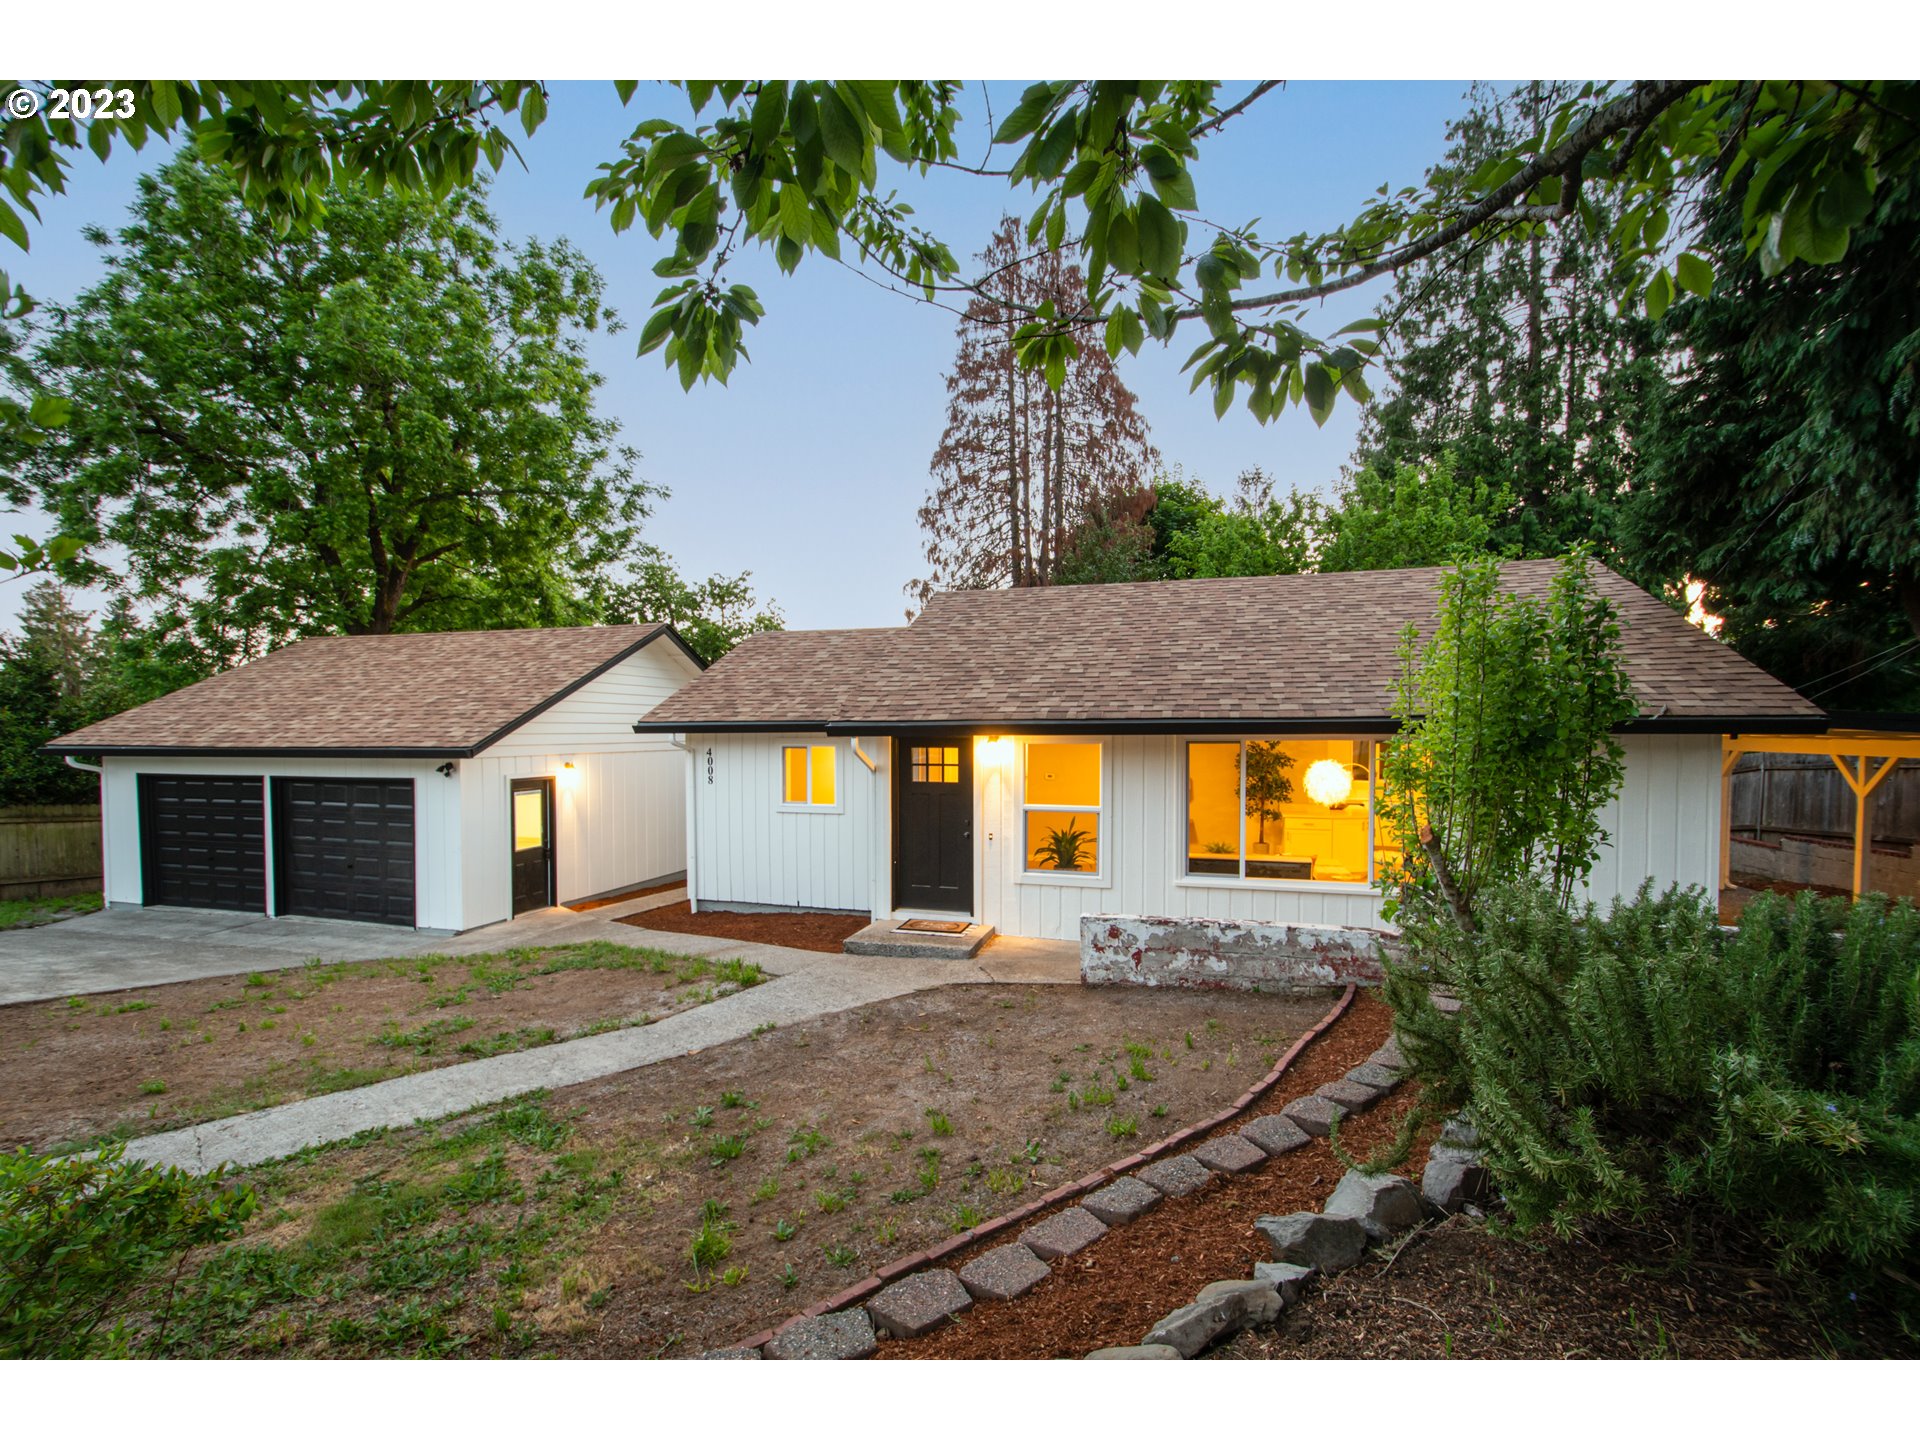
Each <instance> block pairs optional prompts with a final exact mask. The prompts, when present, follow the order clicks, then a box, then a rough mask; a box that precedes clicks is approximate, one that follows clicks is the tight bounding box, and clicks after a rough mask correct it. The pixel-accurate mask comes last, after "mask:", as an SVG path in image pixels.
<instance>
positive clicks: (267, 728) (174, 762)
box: [47, 625, 700, 933]
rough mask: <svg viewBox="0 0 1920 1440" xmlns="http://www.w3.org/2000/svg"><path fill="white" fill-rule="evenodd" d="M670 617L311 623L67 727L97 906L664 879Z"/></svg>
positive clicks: (286, 904) (684, 670) (674, 683)
mask: <svg viewBox="0 0 1920 1440" xmlns="http://www.w3.org/2000/svg"><path fill="white" fill-rule="evenodd" d="M699 672H700V662H699V661H698V660H697V659H696V658H695V657H694V656H693V655H692V653H691V652H690V651H688V650H687V648H686V646H685V645H684V644H683V643H682V642H681V640H680V637H679V636H678V635H676V634H675V633H674V632H673V630H672V628H671V627H669V626H665V625H621V626H583V627H578V628H573V629H557V630H491V631H462V632H451V633H439V634H417V635H416V634H409V635H353V636H346V635H340V636H318V637H315V638H313V639H309V640H302V641H299V642H297V643H295V644H292V645H289V646H287V647H285V648H284V649H281V650H276V651H274V652H273V653H271V654H269V655H266V656H264V657H262V658H261V659H258V660H255V661H253V662H251V663H250V664H246V665H243V666H241V667H239V668H238V669H236V670H230V671H228V672H226V673H225V674H222V675H216V676H214V677H213V678H212V679H209V680H203V681H201V682H200V683H199V684H197V685H191V686H188V687H187V688H186V689H184V690H177V691H175V692H173V693H172V694H170V695H166V696H162V697H161V698H160V699H158V700H154V701H150V702H149V703H147V704H145V705H142V706H139V707H138V708H136V709H133V710H129V711H127V712H125V713H124V714H121V715H116V716H113V717H112V718H110V719H107V720H102V721H100V722H98V723H96V724H93V725H89V726H88V727H87V728H86V729H84V730H80V731H76V732H74V733H73V734H71V735H66V736H62V737H61V738H60V739H59V740H57V741H54V742H53V743H52V744H51V745H49V746H48V747H47V748H48V749H49V750H51V751H53V752H54V753H56V754H64V755H66V756H68V757H69V758H70V759H71V760H72V761H73V762H74V763H76V764H80V765H82V766H83V767H84V768H93V769H97V770H98V771H99V772H100V799H101V840H102V863H103V868H104V870H105V872H106V873H105V878H104V884H103V889H104V890H105V892H106V902H107V904H109V905H112V906H119V905H148V906H186V907H191V908H195V909H210V910H222V911H228V912H235V913H240V914H249V915H255V916H299V917H313V918H316V919H322V920H328V921H341V920H346V921H361V922H367V921H371V922H375V923H379V924H384V925H395V926H412V927H414V928H416V929H420V930H429V931H439V932H446V933H454V932H458V931H463V930H471V929H475V928H477V927H478V926H481V925H490V924H493V923H495V922H497V921H502V920H507V919H509V918H511V917H512V916H514V915H516V914H521V913H524V912H526V911H529V910H537V909H542V908H545V907H547V906H551V905H555V904H565V903H570V902H572V901H575V900H581V899H591V898H595V897H601V896H608V895H615V894H620V893H623V892H625V891H626V890H629V889H633V888H637V887H641V886H645V885H649V884H653V883H656V882H659V881H661V880H665V879H668V878H671V877H673V876H676V875H679V874H683V873H684V872H685V867H686V763H685V756H684V755H683V754H682V753H681V752H680V751H679V750H677V749H675V748H674V746H673V745H672V743H671V742H670V741H669V740H668V739H666V738H665V737H662V736H655V735H651V734H648V735H641V734H637V733H636V732H635V730H634V725H635V723H636V722H637V721H638V720H639V718H640V717H641V716H642V715H644V714H646V713H647V712H648V711H649V710H650V709H652V708H653V707H654V706H655V705H657V704H658V703H659V702H660V701H661V700H663V699H665V698H666V697H667V696H668V695H670V694H672V693H673V692H674V691H675V690H677V689H679V688H680V687H681V686H682V685H684V684H686V683H687V682H688V681H690V680H691V679H693V678H694V677H695V676H696V675H698V674H699Z"/></svg>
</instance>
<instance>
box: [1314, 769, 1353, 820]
mask: <svg viewBox="0 0 1920 1440" xmlns="http://www.w3.org/2000/svg"><path fill="white" fill-rule="evenodd" d="M1351 794H1353V772H1352V771H1351V770H1349V769H1347V767H1346V766H1344V765H1342V764H1341V763H1340V762H1339V761H1338V760H1316V761H1314V762H1313V764H1311V765H1309V766H1308V767H1307V796H1308V798H1310V799H1312V800H1316V801H1318V802H1319V803H1320V804H1322V805H1325V806H1326V807H1327V808H1328V809H1329V810H1332V809H1337V808H1338V807H1339V806H1341V805H1344V804H1346V803H1347V797H1348V796H1349V795H1351Z"/></svg>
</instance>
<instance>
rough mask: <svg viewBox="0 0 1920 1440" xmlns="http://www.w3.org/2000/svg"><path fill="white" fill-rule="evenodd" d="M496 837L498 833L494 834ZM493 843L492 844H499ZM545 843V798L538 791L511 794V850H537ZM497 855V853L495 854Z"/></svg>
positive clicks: (518, 791) (522, 791) (497, 842)
mask: <svg viewBox="0 0 1920 1440" xmlns="http://www.w3.org/2000/svg"><path fill="white" fill-rule="evenodd" d="M494 833H495V834H496V835H497V834H499V833H500V832H499V831H497V830H496V831H495V832H494ZM499 843H500V842H499V841H497V840H496V841H494V844H496V845H497V844H499ZM546 843H547V797H546V796H545V795H543V794H541V793H540V791H538V790H516V791H514V792H513V848H514V849H516V850H538V849H539V848H540V847H541V846H542V845H545V844H546ZM495 853H498V852H495Z"/></svg>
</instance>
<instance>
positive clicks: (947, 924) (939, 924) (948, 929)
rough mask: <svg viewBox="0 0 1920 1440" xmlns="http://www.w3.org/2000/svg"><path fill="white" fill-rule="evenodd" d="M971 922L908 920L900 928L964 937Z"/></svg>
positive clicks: (923, 932)
mask: <svg viewBox="0 0 1920 1440" xmlns="http://www.w3.org/2000/svg"><path fill="white" fill-rule="evenodd" d="M972 923H973V922H972V921H970V920H908V921H906V922H905V923H903V924H902V925H900V926H899V928H900V929H902V930H918V931H920V932H921V933H922V934H930V935H964V934H966V933H967V926H969V925H970V924H972Z"/></svg>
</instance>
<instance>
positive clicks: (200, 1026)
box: [0, 942, 763, 1150]
mask: <svg viewBox="0 0 1920 1440" xmlns="http://www.w3.org/2000/svg"><path fill="white" fill-rule="evenodd" d="M762 978H763V977H762V974H761V972H760V970H759V968H758V967H757V966H753V965H742V964H740V963H739V962H725V961H718V962H716V961H708V960H703V959H698V958H695V957H692V956H687V955H676V954H672V953H670V952H667V951H663V950H656V949H652V948H649V947H646V946H628V945H609V944H607V943H605V942H592V943H589V944H584V945H562V946H550V947H542V948H529V949H525V950H514V951H508V952H505V953H502V954H486V955H463V956H457V957H449V956H444V955H416V956H407V957H404V958H399V959H393V960H374V961H365V962H359V963H354V964H337V965H317V964H316V965H305V966H301V967H298V968H296V969H291V970H272V971H265V972H260V973H256V974H253V975H246V976H239V975H234V976H223V977H220V978H217V979H210V980H188V981H182V982H180V983H177V984H172V985H152V986H146V987H144V988H141V989H138V990H119V991H114V992H111V993H109V994H104V995H87V996H75V997H73V998H71V999H68V1000H50V1001H42V1002H36V1003H33V1004H27V1005H9V1006H5V1007H0V1056H4V1057H5V1062H4V1066H5V1075H6V1081H7V1083H6V1084H5V1085H4V1086H0V1146H6V1147H8V1148H11V1147H14V1146H18V1145H26V1146H30V1147H32V1148H34V1149H37V1150H48V1149H53V1148H56V1147H60V1146H63V1145H78V1144H90V1143H93V1142H94V1141H95V1140H96V1139H97V1138H99V1137H104V1136H116V1137H123V1138H124V1137H128V1136H133V1135H143V1134H148V1133H151V1132H153V1131H156V1130H171V1129H177V1128H179V1127H181V1126H184V1125H191V1124H196V1123H198V1122H200V1121H203V1120H211V1119H217V1118H219V1117H221V1116H226V1115H234V1114H239V1113H241V1112H243V1111H248V1110H260V1109H264V1108H266V1107H267V1106H269V1105H278V1104H282V1103H284V1102H286V1101H289V1100H298V1099H301V1098H304V1097H306V1096H309V1095H320V1094H327V1093H330V1092H333V1091H337V1090H346V1089H352V1088H354V1087H356V1086H360V1085H369V1084H372V1083H374V1082H375V1081H378V1080H386V1079H390V1078H392V1077H393V1076H396V1075H406V1074H411V1073H413V1072H414V1071H418V1070H431V1069H436V1068H438V1067H440V1066H443V1065H456V1064H459V1063H460V1062H462V1061H465V1060H473V1059H479V1058H482V1057H484V1056H487V1055H498V1054H504V1053H506V1052H508V1051H514V1050H528V1049H533V1048H536V1047H538V1046H541V1045H550V1044H553V1043H555V1042H557V1041H561V1040H568V1039H572V1038H574V1037H576V1036H580V1035H590V1034H598V1033H600V1032H602V1031H606V1030H614V1029H620V1028H623V1027H626V1026H630V1025H644V1024H648V1023H650V1022H652V1021H654V1020H658V1019H661V1018H663V1017H664V1016H667V1015H671V1014H675V1013H677V1012H679V1011H681V1010H686V1009H690V1008H692V1007H693V1006H696V1005H701V1004H704V1003H706V1002H707V1001H709V1000H713V999H717V998H718V997H720V996H722V995H726V994H731V993H732V992H733V991H734V990H737V989H739V988H740V987H741V986H742V985H748V984H757V983H759V981H760V980H761V979H762Z"/></svg>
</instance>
